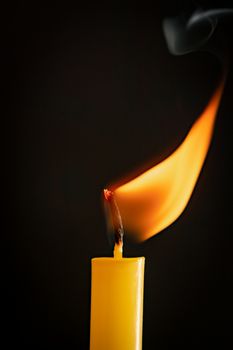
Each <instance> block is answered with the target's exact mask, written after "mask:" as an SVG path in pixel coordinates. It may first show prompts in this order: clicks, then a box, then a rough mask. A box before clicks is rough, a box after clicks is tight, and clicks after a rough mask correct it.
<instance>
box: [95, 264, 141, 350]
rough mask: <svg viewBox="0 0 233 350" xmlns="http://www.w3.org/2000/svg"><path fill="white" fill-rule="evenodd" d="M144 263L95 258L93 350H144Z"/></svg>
mask: <svg viewBox="0 0 233 350" xmlns="http://www.w3.org/2000/svg"><path fill="white" fill-rule="evenodd" d="M144 262H145V258H144V257H140V258H119V259H116V258H94V259H92V286H91V330H90V350H141V348H142V317H143V289H144Z"/></svg>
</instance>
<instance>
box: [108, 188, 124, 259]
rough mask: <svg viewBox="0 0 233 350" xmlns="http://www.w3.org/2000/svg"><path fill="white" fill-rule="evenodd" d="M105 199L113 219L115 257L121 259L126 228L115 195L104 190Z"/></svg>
mask: <svg viewBox="0 0 233 350" xmlns="http://www.w3.org/2000/svg"><path fill="white" fill-rule="evenodd" d="M104 198H105V199H106V201H107V202H108V204H109V207H110V211H111V218H112V225H113V229H114V239H115V245H114V251H113V253H114V257H115V258H120V257H122V252H123V236H124V228H123V224H122V219H121V214H120V210H119V208H118V205H117V202H116V199H115V197H114V193H113V192H112V191H110V190H107V189H105V190H104Z"/></svg>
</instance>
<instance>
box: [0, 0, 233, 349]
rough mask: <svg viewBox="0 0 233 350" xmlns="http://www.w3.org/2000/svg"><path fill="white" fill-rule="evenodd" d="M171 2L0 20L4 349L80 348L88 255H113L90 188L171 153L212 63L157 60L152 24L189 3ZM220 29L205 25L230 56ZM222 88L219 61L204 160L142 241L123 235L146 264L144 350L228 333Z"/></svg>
mask: <svg viewBox="0 0 233 350" xmlns="http://www.w3.org/2000/svg"><path fill="white" fill-rule="evenodd" d="M199 3H200V4H203V6H204V8H205V6H206V7H210V6H213V5H215V6H218V7H219V6H222V7H224V5H225V6H229V3H228V4H227V2H225V3H224V1H221V2H220V4H219V3H218V2H216V3H215V4H213V2H212V3H211V2H209V3H206V2H205V3H203V2H201V1H200V2H199ZM171 4H172V2H171V3H169V2H167V1H159V2H155V4H154V6H153V8H149V7H147V8H146V6H145V8H142V4H141V5H140V6H137V5H136V4H135V3H134V4H132V5H131V6H129V7H127V6H126V5H125V6H124V7H121V8H119V7H117V6H115V7H114V6H111V8H110V7H109V6H107V5H105V6H103V7H102V6H100V5H99V4H98V6H97V5H95V6H91V5H90V6H86V7H85V8H84V6H81V5H80V6H79V5H78V4H76V5H70V4H68V3H64V4H61V3H60V4H58V3H56V4H49V5H48V3H47V4H43V3H42V2H29V1H28V2H26V1H21V2H18V3H16V4H13V3H12V4H10V5H9V7H8V8H7V10H6V11H3V12H2V16H3V21H4V26H5V33H6V34H5V35H4V39H3V42H2V47H3V49H4V50H3V59H4V64H3V65H2V73H4V75H5V77H6V80H5V83H4V92H5V93H6V98H5V102H6V112H7V113H6V115H5V117H4V118H3V126H4V134H3V136H4V137H3V139H4V140H5V144H4V148H3V150H4V156H5V157H4V158H3V159H4V160H5V161H6V162H5V165H4V167H3V173H4V175H5V177H6V179H5V182H4V183H2V186H3V190H5V192H6V200H4V208H5V209H4V210H3V219H4V220H3V223H5V224H6V225H5V229H4V231H3V237H4V245H2V247H3V250H4V251H5V252H6V257H4V261H3V265H2V267H3V274H2V286H3V290H4V297H3V298H2V305H3V307H4V309H5V313H3V316H2V317H3V322H4V325H5V330H4V334H5V335H6V336H7V339H8V344H11V343H12V342H16V343H17V344H18V345H24V346H25V345H29V346H30V348H32V349H33V348H35V347H36V346H37V345H41V346H43V347H44V348H45V347H46V346H48V345H51V346H52V345H53V346H55V345H62V346H63V348H71V347H75V348H76V349H88V346H89V313H90V272H91V271H90V261H91V258H92V257H96V256H111V254H112V252H111V247H110V246H109V244H108V239H107V235H106V228H105V218H104V212H103V208H102V203H101V191H102V189H103V188H104V187H105V186H106V185H107V184H109V183H114V182H115V181H118V180H119V179H122V178H124V177H125V176H127V175H128V174H129V173H131V172H132V171H135V170H137V169H142V167H144V168H146V167H147V166H148V165H150V164H154V163H155V162H158V161H160V160H162V159H164V158H165V157H166V156H167V155H169V154H170V152H172V151H173V150H174V149H175V148H176V147H177V146H178V145H179V143H180V142H181V141H182V140H183V138H184V137H185V135H186V133H187V132H188V130H189V128H190V127H191V125H192V123H193V122H194V121H195V120H196V118H197V116H198V115H199V114H200V113H201V111H202V110H203V108H204V106H205V105H206V103H207V101H208V99H209V98H210V96H211V93H212V92H213V90H214V88H215V86H216V83H217V80H218V78H219V75H220V65H219V63H218V61H217V60H216V59H215V58H214V57H212V56H210V55H208V54H206V53H201V52H199V53H192V54H190V55H186V56H179V57H178V56H176V57H175V56H172V55H171V54H170V53H169V52H168V50H167V47H166V43H165V40H164V37H163V33H162V27H161V21H162V19H163V18H164V17H165V16H169V15H175V14H178V13H180V11H181V10H183V9H185V8H187V7H188V6H191V5H190V4H189V5H187V2H182V1H177V2H176V3H175V4H174V3H173V4H172V5H171ZM184 4H185V5H184ZM232 24H233V21H232V19H228V20H227V21H226V22H225V23H222V22H221V24H220V25H219V29H218V30H217V31H218V32H219V33H220V32H221V33H220V34H221V35H223V36H224V38H225V39H224V40H226V42H227V43H228V44H227V45H228V48H229V49H230V52H229V57H230V61H231V62H232V61H233V56H232V51H231V48H232V44H233V41H232V33H233V32H232V27H231V26H232ZM232 91H233V74H232V67H230V72H229V76H228V80H227V83H226V87H225V92H224V96H223V99H222V102H221V106H220V109H219V113H218V118H217V123H216V128H215V133H214V137H213V142H212V145H211V148H210V152H209V154H208V157H207V161H206V163H205V166H204V168H203V171H202V173H201V176H200V178H199V181H198V184H197V187H196V188H195V191H194V193H193V196H192V198H191V201H190V203H189V205H188V207H187V208H186V210H185V211H184V213H183V214H182V215H181V217H180V218H179V219H178V220H177V221H176V222H175V223H174V224H173V225H171V226H170V227H168V228H167V229H166V230H164V231H163V232H162V233H161V234H159V235H157V236H155V237H153V238H151V239H150V240H148V241H146V242H144V243H142V244H134V243H132V242H130V241H128V240H127V238H126V242H125V251H124V252H125V256H145V257H146V271H145V301H144V332H143V345H144V347H143V349H144V350H146V349H154V348H157V347H158V345H159V344H163V343H164V342H167V340H169V339H171V340H172V342H174V339H177V340H178V342H179V343H180V344H182V343H184V344H190V342H194V341H196V340H198V339H200V338H201V337H203V336H205V337H207V338H208V337H209V339H211V338H212V339H213V337H216V336H221V337H222V338H223V337H226V336H229V335H231V332H232V311H233V308H232V304H233V303H232V292H233V288H232V285H231V284H232V283H231V282H232V270H233V269H232V243H233V238H232V208H231V201H232V172H231V170H230V166H231V162H232V130H231V119H232V115H233V101H232ZM5 248H6V249H5ZM185 336H188V339H189V340H185V339H186V338H185ZM2 341H3V340H2ZM186 342H187V343H186ZM109 350H111V349H109Z"/></svg>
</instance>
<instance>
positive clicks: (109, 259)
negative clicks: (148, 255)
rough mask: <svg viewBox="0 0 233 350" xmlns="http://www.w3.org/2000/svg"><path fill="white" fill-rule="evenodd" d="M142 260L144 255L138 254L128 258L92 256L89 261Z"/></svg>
mask: <svg viewBox="0 0 233 350" xmlns="http://www.w3.org/2000/svg"><path fill="white" fill-rule="evenodd" d="M142 260H143V261H144V260H145V257H144V256H140V257H129V258H125V257H122V258H114V257H97V258H92V259H91V261H98V262H101V261H102V262H106V261H108V262H112V263H115V262H124V263H125V262H136V261H142Z"/></svg>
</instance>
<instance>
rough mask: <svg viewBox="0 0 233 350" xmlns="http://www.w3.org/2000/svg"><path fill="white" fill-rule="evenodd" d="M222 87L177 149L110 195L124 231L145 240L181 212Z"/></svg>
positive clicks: (207, 139) (198, 168) (199, 164)
mask: <svg viewBox="0 0 233 350" xmlns="http://www.w3.org/2000/svg"><path fill="white" fill-rule="evenodd" d="M223 87H224V82H223V81H222V82H221V83H220V85H219V86H218V88H217V89H216V91H215V92H214V94H213V96H212V98H211V99H210V101H209V103H208V105H207V107H206V108H205V109H204V111H203V113H202V114H201V115H200V117H199V118H198V119H197V120H196V122H195V123H194V124H193V126H192V128H191V129H190V131H189V133H188V134H187V136H186V138H185V139H184V141H183V142H182V143H181V145H180V146H179V147H178V148H177V149H176V150H175V151H174V152H173V153H172V154H171V155H170V156H169V157H168V158H166V159H165V160H164V161H162V162H161V163H159V164H157V165H155V166H154V167H152V168H151V169H149V170H147V171H146V172H144V173H143V174H142V175H140V176H138V177H136V178H135V179H133V180H131V181H129V182H128V183H125V184H123V185H122V186H120V187H118V188H117V189H116V190H115V191H114V193H115V198H116V201H117V203H118V206H119V209H120V212H121V215H122V220H123V224H124V227H125V228H126V230H127V231H129V232H132V233H133V234H134V235H135V237H136V238H137V239H138V240H145V239H148V238H150V237H151V236H153V235H155V234H157V233H159V232H160V231H162V230H163V229H165V228H166V227H168V226H169V225H171V224H172V223H173V222H174V221H175V220H176V219H177V218H178V217H179V216H180V215H181V214H182V212H183V211H184V209H185V207H186V206H187V204H188V201H189V199H190V197H191V195H192V192H193V189H194V187H195V184H196V182H197V180H198V176H199V174H200V172H201V169H202V166H203V163H204V161H205V158H206V155H207V152H208V149H209V146H210V143H211V138H212V134H213V128H214V122H215V117H216V114H217V109H218V106H219V103H220V99H221V96H222V92H223Z"/></svg>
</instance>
